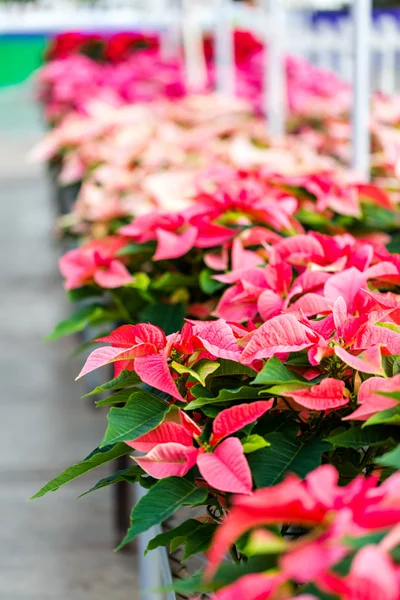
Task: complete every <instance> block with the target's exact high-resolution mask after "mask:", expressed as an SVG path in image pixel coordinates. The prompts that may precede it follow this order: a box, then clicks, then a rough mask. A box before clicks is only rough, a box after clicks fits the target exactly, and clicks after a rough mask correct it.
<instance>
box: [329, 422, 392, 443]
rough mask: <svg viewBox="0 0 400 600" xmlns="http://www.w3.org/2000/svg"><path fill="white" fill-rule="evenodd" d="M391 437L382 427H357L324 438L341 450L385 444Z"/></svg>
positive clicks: (385, 428)
mask: <svg viewBox="0 0 400 600" xmlns="http://www.w3.org/2000/svg"><path fill="white" fill-rule="evenodd" d="M390 435H391V430H390V429H388V428H387V427H383V426H375V427H368V428H367V429H362V428H361V427H359V426H356V427H350V429H347V431H343V433H339V435H334V436H332V437H328V438H326V441H327V442H329V443H330V444H333V445H334V446H339V447H341V448H363V447H364V446H374V445H377V444H382V443H384V442H386V441H387V440H388V439H389V438H390Z"/></svg>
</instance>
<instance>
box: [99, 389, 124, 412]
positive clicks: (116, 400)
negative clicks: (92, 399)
mask: <svg viewBox="0 0 400 600" xmlns="http://www.w3.org/2000/svg"><path fill="white" fill-rule="evenodd" d="M132 392H133V389H132V388H128V389H126V390H120V391H119V392H116V393H115V394H113V395H112V396H109V397H108V398H104V400H99V401H98V402H96V407H97V408H99V407H101V406H112V405H114V404H126V403H127V402H128V401H129V398H130V397H131V396H132Z"/></svg>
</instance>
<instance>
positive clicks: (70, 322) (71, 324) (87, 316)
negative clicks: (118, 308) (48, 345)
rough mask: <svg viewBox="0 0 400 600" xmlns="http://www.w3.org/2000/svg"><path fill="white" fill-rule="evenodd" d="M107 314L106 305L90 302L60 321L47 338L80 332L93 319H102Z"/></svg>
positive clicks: (52, 339)
mask: <svg viewBox="0 0 400 600" xmlns="http://www.w3.org/2000/svg"><path fill="white" fill-rule="evenodd" d="M107 314H108V311H106V310H105V308H104V306H101V304H90V305H89V306H84V307H83V308H80V309H79V310H77V311H76V312H74V313H73V314H72V315H71V316H70V317H68V319H65V320H64V321H61V322H60V323H58V325H57V326H56V327H55V329H54V331H53V332H52V333H50V334H49V335H48V336H46V338H45V340H46V341H54V340H58V339H59V338H61V337H64V336H66V335H72V334H73V333H78V331H82V330H83V329H85V327H87V326H88V325H89V324H90V323H92V322H93V321H95V320H100V319H101V318H102V317H104V316H106V315H107Z"/></svg>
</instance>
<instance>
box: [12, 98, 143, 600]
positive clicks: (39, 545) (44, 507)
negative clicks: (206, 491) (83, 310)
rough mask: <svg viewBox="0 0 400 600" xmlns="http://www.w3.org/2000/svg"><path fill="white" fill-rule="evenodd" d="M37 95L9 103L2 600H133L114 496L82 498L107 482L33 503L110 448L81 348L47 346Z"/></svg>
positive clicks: (50, 297)
mask: <svg viewBox="0 0 400 600" xmlns="http://www.w3.org/2000/svg"><path fill="white" fill-rule="evenodd" d="M40 129H41V126H40V120H39V118H38V113H37V111H36V110H35V109H34V107H33V104H32V102H31V96H30V94H29V92H26V91H23V92H22V94H21V91H19V90H16V91H15V90H12V91H11V92H6V93H2V94H0V391H1V400H0V406H1V421H0V423H1V426H0V432H1V434H0V598H1V599H2V600H136V599H137V578H136V573H135V556H134V555H132V554H130V555H128V554H125V555H124V554H121V553H119V554H116V553H114V552H113V551H112V550H113V547H114V545H115V542H116V539H115V535H114V532H113V527H112V504H111V494H110V492H109V491H108V490H100V491H99V492H96V493H94V494H91V495H89V496H87V497H85V498H83V499H80V500H76V497H77V496H78V495H79V494H80V493H82V492H83V491H85V490H86V489H88V488H89V487H91V485H92V484H93V483H95V481H97V479H99V478H100V476H102V475H104V472H103V473H102V474H100V476H99V477H98V476H97V475H93V476H90V475H89V476H86V477H85V478H83V479H82V480H78V481H77V482H76V483H73V484H70V485H69V486H67V487H65V488H62V489H61V490H59V491H58V492H56V493H54V494H50V495H49V496H46V497H44V498H42V499H39V500H35V501H32V502H28V498H29V497H30V496H31V495H32V494H33V493H35V492H36V491H37V490H38V489H39V488H40V487H41V485H42V484H43V483H45V482H47V481H48V480H49V479H50V478H51V477H53V476H54V475H56V474H58V472H60V471H61V470H62V469H63V468H65V467H66V466H69V465H70V464H72V463H73V462H76V461H78V460H80V459H82V458H84V457H85V456H86V455H87V454H88V453H89V452H90V451H91V450H92V449H93V448H94V447H95V446H96V445H97V443H98V441H99V440H100V439H101V437H102V434H103V431H104V427H105V415H104V413H101V412H97V411H95V410H93V409H92V408H91V407H90V406H89V405H88V403H87V402H85V401H84V400H80V396H81V395H82V393H83V388H82V385H79V384H77V383H74V378H75V376H76V374H77V372H78V370H79V366H80V364H81V360H82V359H79V358H78V359H76V358H75V359H73V360H70V359H69V355H70V353H71V352H72V351H73V349H74V346H75V341H74V340H72V339H68V340H66V341H65V340H64V341H63V342H52V343H44V342H43V341H42V339H43V337H44V336H45V335H46V334H47V333H48V332H49V331H51V329H52V328H53V326H54V324H55V323H56V322H57V321H58V320H60V319H62V318H64V317H65V315H66V314H67V311H68V303H67V302H66V300H65V296H64V292H63V290H62V286H61V280H60V277H59V275H58V271H57V264H56V261H57V257H58V250H57V247H56V245H55V244H54V243H53V241H52V225H53V217H54V213H53V207H52V206H51V200H50V194H49V190H48V188H47V185H46V180H45V177H44V175H43V173H42V171H41V170H40V169H39V168H37V167H36V166H29V165H27V164H26V162H25V156H26V152H27V150H28V148H29V146H30V145H31V144H32V143H33V142H34V141H35V140H36V139H38V137H39V136H40Z"/></svg>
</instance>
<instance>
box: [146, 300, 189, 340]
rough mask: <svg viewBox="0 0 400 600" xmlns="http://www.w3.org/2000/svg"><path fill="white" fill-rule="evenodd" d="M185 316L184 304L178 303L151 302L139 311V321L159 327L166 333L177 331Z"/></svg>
mask: <svg viewBox="0 0 400 600" xmlns="http://www.w3.org/2000/svg"><path fill="white" fill-rule="evenodd" d="M185 316H186V310H185V306H184V304H182V303H179V304H163V303H159V304H151V305H150V306H148V307H147V308H145V309H144V310H142V312H140V313H139V321H141V322H143V323H146V322H148V323H152V324H153V325H157V326H158V327H160V328H161V329H162V330H163V331H164V333H165V334H166V335H170V334H171V333H175V332H177V331H179V330H180V329H181V328H182V326H183V324H184V318H185Z"/></svg>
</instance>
